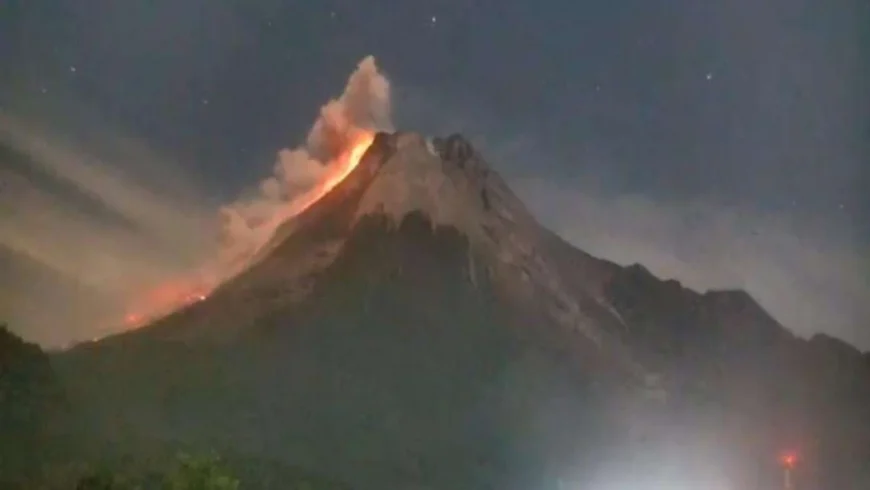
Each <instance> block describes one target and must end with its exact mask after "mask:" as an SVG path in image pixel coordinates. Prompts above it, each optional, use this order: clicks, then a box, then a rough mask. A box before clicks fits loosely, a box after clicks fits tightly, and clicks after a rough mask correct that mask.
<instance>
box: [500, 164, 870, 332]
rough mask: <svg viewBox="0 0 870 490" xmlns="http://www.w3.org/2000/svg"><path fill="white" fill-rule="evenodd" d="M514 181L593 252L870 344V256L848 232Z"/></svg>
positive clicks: (793, 324)
mask: <svg viewBox="0 0 870 490" xmlns="http://www.w3.org/2000/svg"><path fill="white" fill-rule="evenodd" d="M513 185H514V188H515V190H516V191H517V192H518V193H519V194H520V195H521V196H522V197H523V198H524V200H525V201H526V203H527V204H528V205H529V207H530V208H532V210H533V211H534V212H535V214H536V215H537V216H539V217H540V219H541V221H542V222H544V223H545V224H546V225H548V226H550V227H551V228H553V229H554V231H556V232H558V233H560V234H561V235H562V236H563V237H564V238H566V239H567V240H569V241H570V242H572V243H573V244H575V245H576V246H578V247H580V248H581V249H583V250H585V251H587V252H589V253H591V254H593V255H596V256H598V257H602V258H606V259H609V260H612V261H614V262H617V263H620V264H630V263H635V262H639V263H641V264H643V265H644V266H646V267H647V268H648V269H649V270H650V271H652V272H653V273H655V274H656V275H658V276H659V277H662V278H674V279H677V280H679V281H681V282H682V283H683V284H684V285H686V286H688V287H690V288H692V289H695V290H698V291H704V290H708V289H724V288H742V289H745V290H746V291H748V292H749V293H750V294H752V295H753V297H755V298H756V300H758V301H759V303H760V304H761V305H762V306H763V307H764V308H765V309H767V310H768V311H769V312H770V313H771V314H772V315H773V316H774V317H775V318H776V319H777V320H778V321H779V322H780V323H782V324H783V325H784V326H786V327H788V328H789V329H791V330H793V331H794V332H795V333H797V334H799V335H802V336H808V335H811V334H813V333H817V332H825V333H827V334H830V335H835V336H837V337H840V338H842V339H844V340H847V341H849V342H852V343H854V344H855V345H858V346H859V347H861V348H863V349H868V348H870V332H868V331H867V330H866V328H867V326H868V319H870V304H868V302H867V298H870V263H868V259H867V257H865V256H862V255H861V253H860V250H859V248H858V247H857V245H855V244H854V241H853V240H851V237H849V236H848V235H838V234H836V233H834V232H832V231H830V230H825V231H822V229H821V227H817V226H813V225H811V224H809V223H806V222H800V221H797V220H796V219H794V217H791V216H789V215H787V214H785V213H764V212H760V211H757V210H753V209H749V208H740V207H733V206H732V207H729V206H725V205H720V204H718V203H715V202H712V201H705V200H688V201H683V202H664V201H662V200H657V199H653V198H650V197H645V196H641V195H606V194H601V193H595V192H594V191H590V190H589V189H587V188H584V186H583V185H582V184H566V183H560V182H555V181H552V180H546V179H518V180H516V181H514V182H513Z"/></svg>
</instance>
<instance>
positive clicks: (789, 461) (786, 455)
mask: <svg viewBox="0 0 870 490" xmlns="http://www.w3.org/2000/svg"><path fill="white" fill-rule="evenodd" d="M797 462H798V456H797V453H795V452H794V451H786V452H783V453H782V454H780V456H779V463H780V464H781V465H782V466H784V467H786V468H789V469H791V468H794V467H795V465H796V464H797Z"/></svg>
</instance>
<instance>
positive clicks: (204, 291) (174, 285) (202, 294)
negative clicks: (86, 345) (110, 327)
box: [124, 278, 210, 328]
mask: <svg viewBox="0 0 870 490" xmlns="http://www.w3.org/2000/svg"><path fill="white" fill-rule="evenodd" d="M209 290H210V288H208V287H207V286H206V285H204V284H200V283H199V282H198V281H194V280H190V279H185V278H179V279H174V280H170V281H167V282H165V283H163V284H160V285H159V286H157V287H156V288H154V289H151V290H149V291H146V292H145V293H144V294H142V295H141V296H140V297H138V298H137V299H136V301H134V304H133V305H132V306H131V308H130V309H129V310H128V312H127V314H126V315H124V325H125V326H126V327H127V328H136V327H139V326H141V325H143V324H145V323H147V322H149V321H153V320H156V319H158V318H160V317H161V316H164V315H167V314H169V313H171V312H172V311H174V310H177V309H180V308H183V307H185V306H188V305H191V304H193V303H197V302H199V301H202V300H204V299H206V297H207V296H208V293H209Z"/></svg>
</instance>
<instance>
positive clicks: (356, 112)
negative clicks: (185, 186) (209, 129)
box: [220, 56, 393, 269]
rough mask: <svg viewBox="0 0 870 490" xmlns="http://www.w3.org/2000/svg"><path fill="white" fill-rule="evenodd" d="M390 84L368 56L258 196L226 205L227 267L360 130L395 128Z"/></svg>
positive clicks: (282, 156)
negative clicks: (303, 141) (392, 117)
mask: <svg viewBox="0 0 870 490" xmlns="http://www.w3.org/2000/svg"><path fill="white" fill-rule="evenodd" d="M392 129H393V125H392V121H391V107H390V82H389V80H387V78H386V77H385V76H384V75H383V74H382V73H381V72H380V71H379V69H378V66H377V64H376V62H375V58H374V57H373V56H367V57H366V58H364V59H363V60H362V61H361V62H360V63H359V65H358V66H357V69H356V70H355V71H354V72H353V73H352V74H351V75H350V78H349V79H348V81H347V85H346V86H345V89H344V92H343V93H342V94H341V96H339V97H338V98H337V99H333V100H330V101H329V102H328V103H327V104H326V105H324V106H323V107H322V108H321V109H320V114H319V115H318V117H317V120H316V121H315V122H314V125H313V126H312V127H311V130H310V131H309V133H308V137H307V138H306V140H305V143H304V144H303V145H301V146H300V147H297V148H295V149H292V150H291V149H283V150H281V151H279V152H278V156H277V161H276V163H275V165H274V168H273V175H272V176H270V177H268V178H266V179H265V180H263V181H262V182H260V185H259V186H258V189H257V192H256V193H255V195H254V196H253V197H248V198H242V199H239V200H237V201H236V202H234V203H232V204H229V205H227V206H224V207H223V208H222V209H221V212H220V213H221V217H222V233H221V242H222V245H223V247H224V248H223V252H222V257H221V262H222V264H223V267H230V268H231V269H233V268H234V267H233V265H237V264H238V263H239V262H243V261H244V260H245V259H247V258H249V257H250V256H251V255H252V254H253V253H255V252H256V250H257V249H259V247H260V246H262V245H263V244H264V243H265V242H266V241H267V240H268V239H269V238H270V237H271V236H272V233H273V232H274V231H275V228H277V226H278V225H280V224H281V223H282V222H284V221H285V220H287V219H289V218H291V217H292V216H293V215H294V214H295V212H298V211H297V210H296V207H295V206H294V201H295V199H296V198H297V197H299V196H300V195H302V194H304V193H305V192H307V191H309V190H311V189H313V188H314V187H316V186H318V185H320V183H321V182H322V181H323V179H324V178H325V177H326V175H327V174H328V172H329V169H330V166H331V165H332V164H333V163H334V162H335V161H336V159H337V158H338V157H339V156H340V155H341V153H342V152H343V151H345V150H346V149H347V148H348V147H349V146H350V144H351V143H352V141H354V138H355V137H357V136H358V135H359V134H360V133H364V132H366V133H367V132H373V131H391V130H392Z"/></svg>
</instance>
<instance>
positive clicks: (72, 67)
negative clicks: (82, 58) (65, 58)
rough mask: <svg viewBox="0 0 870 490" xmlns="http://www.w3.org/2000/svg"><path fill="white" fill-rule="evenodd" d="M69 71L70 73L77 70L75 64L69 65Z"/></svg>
mask: <svg viewBox="0 0 870 490" xmlns="http://www.w3.org/2000/svg"><path fill="white" fill-rule="evenodd" d="M69 71H70V73H75V72H76V71H77V70H76V67H75V65H70V67H69Z"/></svg>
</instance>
